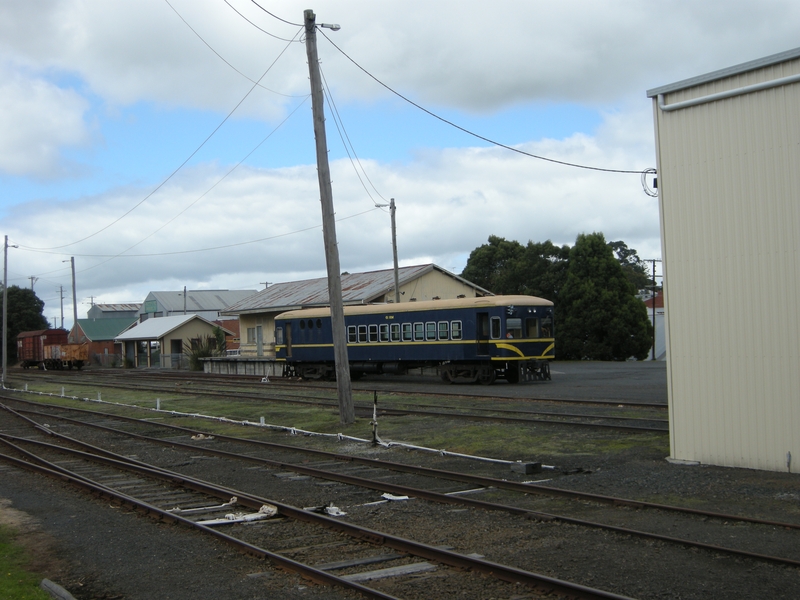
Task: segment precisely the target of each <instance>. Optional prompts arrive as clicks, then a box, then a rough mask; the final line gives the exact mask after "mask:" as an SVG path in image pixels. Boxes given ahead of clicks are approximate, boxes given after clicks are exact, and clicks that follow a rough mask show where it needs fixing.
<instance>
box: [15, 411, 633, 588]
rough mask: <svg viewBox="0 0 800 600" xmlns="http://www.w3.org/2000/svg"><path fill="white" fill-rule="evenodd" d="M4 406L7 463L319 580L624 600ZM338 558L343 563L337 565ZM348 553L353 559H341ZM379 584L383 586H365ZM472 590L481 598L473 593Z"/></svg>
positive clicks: (343, 584)
mask: <svg viewBox="0 0 800 600" xmlns="http://www.w3.org/2000/svg"><path fill="white" fill-rule="evenodd" d="M4 408H5V410H4V411H3V413H4V414H5V415H14V417H16V419H15V420H14V422H12V423H10V424H8V423H7V419H4V427H3V428H4V429H6V430H8V429H10V430H13V431H15V432H16V433H21V431H20V429H22V428H24V427H23V426H21V424H20V421H19V420H24V421H25V426H27V432H26V433H27V435H24V437H23V436H21V435H14V434H11V433H3V434H2V435H0V444H1V445H2V446H4V447H5V448H6V451H7V452H6V453H3V454H1V455H0V458H1V459H3V460H4V461H6V462H8V463H11V464H13V465H14V466H17V467H19V468H25V469H29V470H32V471H35V472H37V473H40V474H45V475H49V476H51V477H56V478H58V479H61V480H63V481H68V482H69V483H71V484H73V485H77V486H79V487H81V488H83V489H85V490H88V491H90V492H92V493H94V494H97V495H99V496H101V497H104V498H110V499H112V500H114V501H115V502H119V503H122V504H125V505H128V506H131V507H135V508H136V509H138V510H141V511H143V512H145V513H147V514H149V515H152V516H154V517H156V518H158V519H161V520H167V521H174V522H179V523H181V524H183V525H186V526H189V527H193V528H195V529H197V530H199V531H201V532H202V533H204V534H206V535H210V536H214V537H215V538H217V539H220V540H222V541H224V542H226V543H229V544H231V545H234V546H235V547H237V548H239V549H240V550H242V551H243V552H246V553H248V554H253V555H256V556H260V557H263V558H266V559H268V560H270V561H272V562H274V563H276V564H278V565H280V566H281V567H282V568H285V569H288V570H291V571H295V572H298V573H300V574H302V575H303V576H304V577H307V578H308V579H310V580H312V581H315V582H317V583H323V584H326V585H335V586H339V587H342V588H344V589H350V590H354V591H356V592H358V593H360V594H361V595H363V596H364V597H368V598H397V597H404V598H415V597H428V596H427V595H422V596H420V595H419V593H418V591H415V590H414V587H415V586H414V583H415V581H414V579H413V578H412V579H410V580H409V581H408V582H406V580H404V577H409V576H411V575H413V574H417V573H421V572H424V571H430V570H436V571H437V573H438V577H439V582H438V585H443V586H444V589H448V590H451V591H455V590H464V591H465V592H466V591H467V590H469V591H470V593H468V594H465V595H463V596H461V597H468V596H471V597H486V595H484V594H489V595H495V594H498V593H500V594H505V597H508V596H509V595H510V594H511V593H513V592H514V591H517V592H518V591H519V588H518V587H508V589H506V590H505V592H503V591H502V590H503V589H505V588H503V587H502V586H504V585H505V586H508V585H509V584H513V586H518V585H520V584H521V585H524V586H527V587H528V588H530V590H531V591H533V592H534V593H536V594H538V595H540V596H541V597H544V596H547V597H552V595H553V594H555V595H557V596H559V597H568V598H587V599H593V598H609V599H617V598H623V596H619V595H617V594H613V593H610V592H605V591H603V590H597V589H593V588H590V587H587V586H582V585H579V584H575V583H571V582H566V581H561V580H558V579H555V578H552V577H547V576H543V575H539V574H536V573H532V572H528V571H525V570H523V569H519V568H516V567H513V566H507V565H503V564H499V563H495V562H491V561H488V560H485V559H483V558H480V557H477V556H467V555H464V554H459V553H456V552H453V551H451V550H448V549H442V548H440V547H435V546H431V545H428V544H424V543H420V542H416V541H412V540H409V539H404V538H402V537H399V536H396V535H392V534H390V533H387V532H382V531H376V530H372V529H368V528H365V527H363V526H361V525H354V524H350V523H348V522H346V521H344V520H342V519H334V518H331V517H329V516H326V515H323V514H318V513H316V512H313V511H308V510H303V509H301V508H297V507H294V506H291V505H288V504H286V503H283V502H279V501H275V500H271V499H267V498H264V497H260V496H257V495H254V494H252V493H248V492H246V491H242V490H236V489H232V488H230V487H228V486H224V485H219V484H215V483H211V482H207V481H203V480H201V479H198V478H195V477H191V476H188V475H186V474H182V473H178V472H176V471H172V470H169V469H166V468H164V467H161V466H156V465H152V464H147V463H145V462H143V461H141V460H137V459H134V458H131V457H130V456H124V455H121V454H117V453H115V452H112V451H110V450H108V449H105V448H100V447H98V446H96V445H92V444H89V443H87V442H84V441H81V440H77V439H75V438H73V437H70V436H66V435H64V434H60V433H56V432H54V431H53V430H52V428H51V427H47V426H46V425H43V424H41V423H37V422H36V421H33V420H32V419H30V417H26V416H24V415H21V414H20V413H18V412H16V411H13V410H12V409H10V408H7V407H4ZM50 416H51V417H52V416H53V415H50ZM140 439H141V438H140ZM240 458H241V457H240ZM231 511H233V512H231ZM229 515H233V518H232V517H231V516H229ZM223 527H224V528H225V529H226V531H225V532H223V531H222V530H221V528H223ZM298 540H302V543H303V546H302V547H297V545H296V544H297V541H298ZM297 554H302V555H303V561H302V562H301V561H299V560H296V559H295V558H293V555H297ZM334 556H335V557H337V558H339V560H336V561H332V560H330V559H331V558H333V557H334ZM345 556H346V557H350V558H349V559H347V560H341V558H342V557H345ZM378 563H380V564H381V565H394V566H392V567H384V569H383V572H382V573H381V574H380V575H379V574H378V572H377V571H375V570H374V569H373V566H374V565H375V564H378ZM387 569H392V570H393V573H394V576H393V577H392V578H391V585H390V586H388V587H389V588H390V589H389V591H387V590H385V589H381V587H382V585H381V582H386V578H385V576H386V575H387ZM334 572H336V573H340V574H334ZM373 581H376V582H377V583H369V584H368V583H366V582H373ZM475 590H481V591H479V593H478V595H475V594H474V592H475ZM404 591H405V592H406V593H403V592H404ZM397 593H401V595H400V596H398V595H396V594H397Z"/></svg>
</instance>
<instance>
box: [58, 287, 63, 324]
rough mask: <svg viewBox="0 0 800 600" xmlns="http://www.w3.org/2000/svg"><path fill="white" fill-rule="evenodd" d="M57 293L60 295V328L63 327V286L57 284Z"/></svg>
mask: <svg viewBox="0 0 800 600" xmlns="http://www.w3.org/2000/svg"><path fill="white" fill-rule="evenodd" d="M58 289H59V294H60V295H61V329H64V286H63V285H60V286H58Z"/></svg>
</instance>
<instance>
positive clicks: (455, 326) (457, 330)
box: [450, 321, 461, 340]
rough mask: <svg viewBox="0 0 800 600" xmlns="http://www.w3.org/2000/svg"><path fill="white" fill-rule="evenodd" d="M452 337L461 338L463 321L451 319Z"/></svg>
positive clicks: (454, 338)
mask: <svg viewBox="0 0 800 600" xmlns="http://www.w3.org/2000/svg"><path fill="white" fill-rule="evenodd" d="M450 339H453V340H460V339H461V321H450Z"/></svg>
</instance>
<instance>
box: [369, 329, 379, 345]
mask: <svg viewBox="0 0 800 600" xmlns="http://www.w3.org/2000/svg"><path fill="white" fill-rule="evenodd" d="M369 341H370V342H377V341H378V326H377V325H370V326H369Z"/></svg>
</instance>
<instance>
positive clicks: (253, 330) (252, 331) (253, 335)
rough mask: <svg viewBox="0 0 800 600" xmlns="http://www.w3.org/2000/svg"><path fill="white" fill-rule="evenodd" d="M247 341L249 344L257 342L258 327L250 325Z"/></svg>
mask: <svg viewBox="0 0 800 600" xmlns="http://www.w3.org/2000/svg"><path fill="white" fill-rule="evenodd" d="M247 343H248V344H255V343H256V328H255V327H248V328H247Z"/></svg>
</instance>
